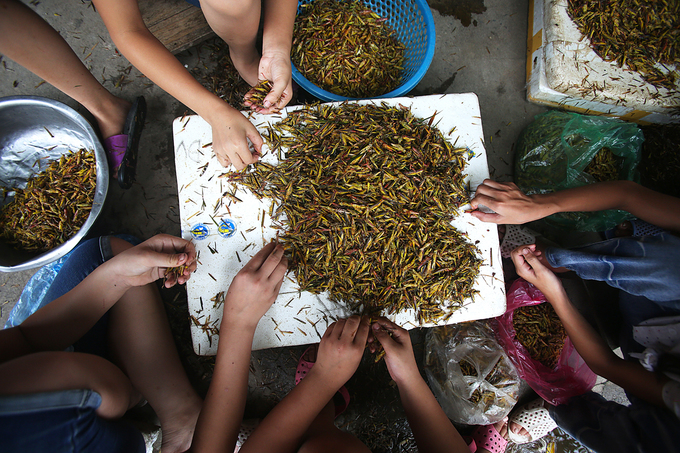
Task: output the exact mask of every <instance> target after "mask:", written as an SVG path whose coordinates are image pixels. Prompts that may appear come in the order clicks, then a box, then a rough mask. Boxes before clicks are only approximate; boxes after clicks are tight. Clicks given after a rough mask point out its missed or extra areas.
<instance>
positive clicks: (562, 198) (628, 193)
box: [531, 181, 680, 231]
mask: <svg viewBox="0 0 680 453" xmlns="http://www.w3.org/2000/svg"><path fill="white" fill-rule="evenodd" d="M531 198H533V199H534V200H535V201H536V204H537V212H540V213H541V215H542V217H545V216H546V215H550V214H554V213H556V212H573V211H589V212H590V211H602V210H606V209H620V210H623V211H627V212H630V213H631V214H633V215H634V216H635V217H637V218H639V219H642V220H645V221H647V222H649V223H653V224H654V225H657V226H660V227H662V228H667V229H669V230H673V231H680V199H677V198H674V197H671V196H668V195H663V194H660V193H658V192H654V191H653V190H650V189H647V188H645V187H642V186H640V185H639V184H636V183H634V182H632V181H609V182H602V183H597V184H591V185H587V186H582V187H577V188H574V189H567V190H562V191H559V192H553V193H550V194H545V195H532V196H531Z"/></svg>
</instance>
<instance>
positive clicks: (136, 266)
mask: <svg viewBox="0 0 680 453" xmlns="http://www.w3.org/2000/svg"><path fill="white" fill-rule="evenodd" d="M107 265H108V266H110V269H111V272H112V273H113V275H112V278H114V279H117V280H119V281H121V282H122V284H126V285H129V286H142V285H146V284H147V283H151V282H154V281H156V280H158V279H159V278H163V277H164V276H165V271H166V269H167V268H169V267H177V266H180V265H185V266H187V267H186V270H185V271H184V273H183V274H182V275H180V276H178V277H177V279H176V281H175V282H176V283H180V284H182V283H185V282H186V281H187V280H188V279H189V276H190V274H191V273H192V272H193V271H195V270H196V249H195V248H194V245H193V244H192V243H191V242H189V241H187V240H184V239H182V238H178V237H175V236H170V235H168V234H158V235H156V236H154V237H152V238H151V239H149V240H147V241H144V242H142V243H141V244H139V245H138V246H136V247H132V248H129V249H127V250H125V251H124V252H122V253H120V254H118V255H116V256H115V257H113V258H112V259H111V260H109V261H108V262H107Z"/></svg>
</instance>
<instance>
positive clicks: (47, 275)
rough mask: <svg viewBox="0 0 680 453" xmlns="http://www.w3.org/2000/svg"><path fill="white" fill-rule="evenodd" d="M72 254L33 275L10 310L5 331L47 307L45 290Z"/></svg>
mask: <svg viewBox="0 0 680 453" xmlns="http://www.w3.org/2000/svg"><path fill="white" fill-rule="evenodd" d="M72 253H73V250H71V251H70V252H68V253H67V254H66V255H64V256H62V257H61V258H59V259H58V260H57V261H52V262H51V263H48V264H46V265H44V266H43V267H41V268H40V269H38V271H37V272H36V273H35V274H33V276H32V277H31V278H30V279H29V280H28V282H27V283H26V286H25V287H24V289H23V291H22V292H21V295H20V296H19V300H18V301H17V303H16V304H15V305H14V308H12V311H11V312H10V314H9V318H8V319H7V322H6V323H5V329H8V328H10V327H15V326H18V325H19V324H21V323H22V322H24V321H25V320H26V318H28V317H29V316H31V315H32V314H33V313H35V312H36V311H38V309H39V308H42V307H43V305H47V301H45V294H47V290H48V289H50V286H51V285H52V282H53V281H54V278H55V277H56V276H57V274H58V273H59V270H60V269H61V267H62V266H63V265H64V263H65V262H66V260H67V259H68V257H69V256H71V254H72Z"/></svg>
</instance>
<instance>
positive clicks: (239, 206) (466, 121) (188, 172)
mask: <svg viewBox="0 0 680 453" xmlns="http://www.w3.org/2000/svg"><path fill="white" fill-rule="evenodd" d="M356 102H358V103H369V102H372V101H356ZM379 102H385V103H387V104H388V105H393V106H397V105H399V104H401V105H404V106H407V107H410V108H411V111H412V112H413V114H414V115H415V116H418V117H421V118H429V117H430V116H432V114H434V113H435V112H436V113H437V115H436V117H435V120H434V123H433V124H437V123H438V128H439V129H440V130H441V131H442V133H443V134H444V136H445V137H446V138H447V139H449V140H450V141H451V142H452V143H454V142H455V144H456V146H457V147H467V148H468V149H469V152H468V160H469V165H468V167H467V168H466V173H467V174H468V175H469V176H468V179H469V181H470V187H471V188H472V190H475V189H476V187H477V186H478V185H479V184H480V183H481V182H482V181H483V180H484V179H485V178H488V177H489V170H488V165H487V159H486V151H485V150H484V143H483V139H482V137H483V131H482V120H481V118H480V113H479V102H478V100H477V96H476V95H475V94H473V93H468V94H446V95H434V96H422V97H414V98H395V99H385V100H380V101H378V103H379ZM297 108H299V107H288V108H286V109H284V111H283V112H282V113H281V114H280V115H257V114H253V115H252V117H251V121H252V123H253V124H255V125H256V126H257V127H258V129H259V130H260V131H261V132H262V131H264V127H265V126H266V124H267V123H275V122H278V121H280V119H281V118H282V117H285V115H286V112H287V111H291V110H295V109H297ZM454 128H455V130H453V132H451V133H450V134H449V131H451V130H452V129H454ZM173 136H174V145H175V164H176V171H177V187H178V191H179V203H180V218H181V228H182V237H184V238H185V239H192V240H193V242H194V244H195V246H196V249H197V251H198V252H199V261H200V264H199V266H198V268H197V269H196V272H194V274H193V275H192V276H191V279H190V280H189V281H188V282H187V284H186V286H187V296H188V301H189V314H190V316H192V317H193V318H194V319H196V321H198V322H199V323H200V324H202V325H205V326H207V327H209V328H211V329H213V330H211V331H212V332H213V333H214V334H212V335H211V334H210V333H206V332H205V331H204V330H206V329H204V328H203V327H200V326H198V325H196V322H194V321H193V320H192V321H190V323H191V335H192V339H193V345H194V351H195V352H196V353H197V354H199V355H213V354H215V353H216V352H217V341H218V338H219V336H218V335H217V334H215V333H216V332H217V330H218V329H219V325H220V322H221V316H222V307H221V306H218V307H215V306H214V305H215V304H214V302H212V301H211V299H212V298H214V297H215V295H216V294H217V293H219V292H220V291H225V294H226V290H227V288H228V287H229V283H230V282H231V280H232V279H233V277H234V276H235V275H236V273H237V272H238V271H239V270H240V269H241V268H242V267H243V266H244V265H245V264H246V262H247V261H248V260H249V259H250V258H251V257H252V256H253V255H254V254H255V253H257V251H258V250H260V249H261V248H262V246H263V245H264V244H266V243H267V242H269V241H270V239H272V238H274V237H275V236H276V232H275V230H274V229H273V228H271V218H270V217H269V208H270V205H271V203H270V201H269V200H262V201H260V200H258V199H257V198H256V197H254V196H253V195H251V194H250V193H247V192H245V191H244V190H239V191H238V192H237V193H236V196H237V197H238V198H239V199H240V200H241V202H237V201H235V200H232V199H231V198H230V197H228V196H227V197H223V194H224V193H225V192H233V187H232V184H231V183H230V182H228V181H227V179H226V178H224V177H220V176H221V175H224V174H225V173H227V172H228V171H231V170H233V168H231V169H225V168H223V167H222V166H221V165H220V164H219V163H218V162H217V159H216V158H215V157H214V155H213V152H212V133H211V128H210V126H209V125H208V124H207V123H206V122H205V121H204V120H203V119H202V118H200V117H199V116H195V115H194V116H184V117H181V118H177V119H175V121H174V122H173ZM265 149H266V148H265ZM263 160H264V161H267V162H271V163H275V162H276V157H275V156H274V155H273V154H272V153H269V152H266V151H265V152H264V156H263ZM467 208H468V207H462V208H461V209H460V211H461V212H462V211H463V210H464V209H467ZM263 216H264V220H263ZM453 224H454V226H455V227H456V228H458V229H459V230H460V231H462V232H465V233H467V235H468V238H469V239H470V241H472V242H473V243H477V241H479V242H478V243H477V244H476V245H477V247H478V248H479V251H480V254H481V258H482V259H483V265H482V267H481V271H480V276H479V278H478V279H477V282H476V284H475V289H477V290H478V291H479V293H478V294H477V295H476V296H475V297H474V298H473V299H472V300H466V301H465V302H464V307H463V308H461V309H459V310H458V311H456V312H455V313H454V314H453V315H452V316H451V317H450V318H449V319H448V320H447V321H446V322H445V323H446V324H452V323H457V322H462V321H469V320H474V319H485V318H491V317H495V316H499V315H501V314H503V313H504V312H505V284H504V281H503V271H502V266H501V257H500V251H499V246H498V234H497V232H496V225H493V224H486V223H482V222H480V221H478V220H477V219H475V218H474V217H472V216H471V215H469V214H461V215H460V216H459V217H458V218H456V219H454V221H453ZM239 259H240V262H239ZM294 278H295V277H294V275H293V273H289V274H288V277H286V279H285V280H284V283H283V285H282V286H281V292H280V294H279V297H278V298H277V299H276V302H275V303H274V305H273V306H272V307H271V309H270V310H269V311H268V312H267V313H266V314H265V315H264V317H263V318H262V319H261V320H260V323H259V324H258V327H257V331H256V332H255V340H254V342H253V349H265V348H273V347H280V346H293V345H299V344H308V343H315V342H318V341H319V339H320V336H321V335H323V333H324V332H325V331H326V328H327V327H328V325H329V324H330V323H332V322H333V319H334V318H338V317H343V316H347V315H349V313H347V312H346V311H345V310H344V308H343V307H341V306H338V305H337V304H335V303H333V302H331V301H330V300H329V299H328V296H327V295H326V294H321V295H314V294H311V293H309V292H302V293H300V292H299V291H298V290H297V285H296V283H295V281H294ZM392 319H393V320H394V321H395V322H396V323H397V324H399V325H401V326H403V327H404V328H407V329H410V328H413V327H417V326H418V324H417V321H416V317H415V314H414V313H413V312H410V311H407V312H402V313H400V314H397V315H396V316H393V317H392ZM442 324H444V322H442ZM432 325H437V324H426V325H424V326H432Z"/></svg>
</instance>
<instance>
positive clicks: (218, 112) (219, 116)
mask: <svg viewBox="0 0 680 453" xmlns="http://www.w3.org/2000/svg"><path fill="white" fill-rule="evenodd" d="M196 113H198V114H199V116H200V117H201V118H203V119H204V120H206V121H207V122H208V123H209V124H210V126H212V127H214V126H215V125H216V124H218V123H220V122H224V117H225V116H232V115H235V114H238V115H241V112H239V111H238V110H236V109H235V108H233V107H232V106H230V105H229V104H228V103H227V102H225V101H223V100H222V99H220V98H219V97H217V96H214V95H213V96H212V98H211V99H210V100H209V102H205V103H203V104H202V106H201V109H200V111H199V110H196Z"/></svg>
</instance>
